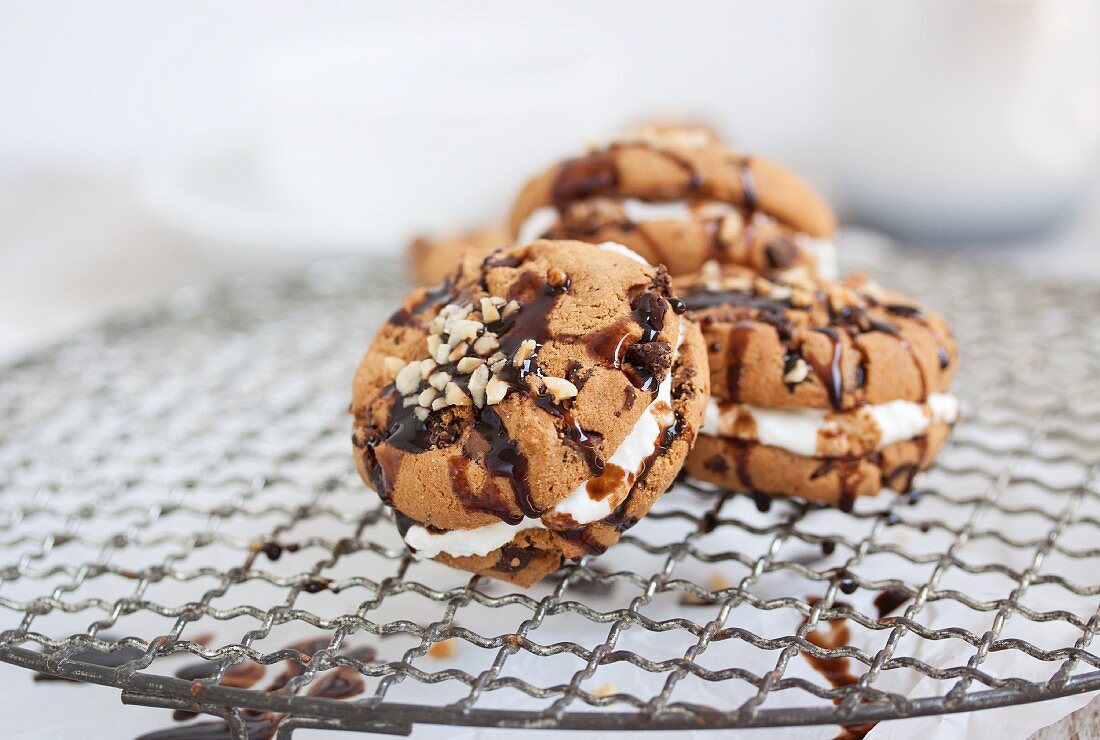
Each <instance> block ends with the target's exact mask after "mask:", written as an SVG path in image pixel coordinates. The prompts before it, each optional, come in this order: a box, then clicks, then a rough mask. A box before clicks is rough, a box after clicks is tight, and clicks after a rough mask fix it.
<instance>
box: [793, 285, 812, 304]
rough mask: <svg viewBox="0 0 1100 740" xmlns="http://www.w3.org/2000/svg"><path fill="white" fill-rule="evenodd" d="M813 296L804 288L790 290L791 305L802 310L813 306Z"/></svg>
mask: <svg viewBox="0 0 1100 740" xmlns="http://www.w3.org/2000/svg"><path fill="white" fill-rule="evenodd" d="M813 302H814V294H813V292H812V291H809V290H806V289H805V288H791V305H792V306H798V307H800V308H804V307H806V306H811V305H813Z"/></svg>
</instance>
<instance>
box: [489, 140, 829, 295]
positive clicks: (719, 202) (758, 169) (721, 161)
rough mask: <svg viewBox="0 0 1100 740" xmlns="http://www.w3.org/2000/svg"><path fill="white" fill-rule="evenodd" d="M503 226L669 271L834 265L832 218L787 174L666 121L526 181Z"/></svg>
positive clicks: (814, 269)
mask: <svg viewBox="0 0 1100 740" xmlns="http://www.w3.org/2000/svg"><path fill="white" fill-rule="evenodd" d="M509 223H510V226H511V228H512V231H513V233H514V234H515V235H516V237H517V239H518V241H519V242H520V243H523V242H525V241H528V240H530V239H534V238H538V237H541V236H546V237H552V238H574V239H582V240H584V241H591V242H601V241H618V242H620V243H623V244H626V245H627V246H629V247H631V248H632V249H634V250H635V251H637V252H638V253H639V254H641V255H642V256H643V257H645V258H646V259H647V260H649V261H650V262H651V263H653V264H664V265H665V266H666V267H667V268H668V270H669V272H670V273H671V274H673V275H681V274H685V273H689V272H692V271H695V270H698V269H699V268H700V266H701V265H702V264H703V263H704V262H706V261H707V260H710V259H716V260H718V261H719V262H722V263H731V264H740V265H745V266H749V267H752V268H754V269H757V270H759V271H765V272H767V271H777V270H778V271H782V270H785V269H789V268H791V267H796V266H800V265H802V266H805V267H806V268H807V269H809V270H810V271H811V273H813V274H817V273H818V272H819V270H818V267H819V265H820V266H821V267H822V270H821V271H822V272H824V273H825V274H826V276H831V275H830V273H832V272H833V271H834V270H835V267H834V266H833V264H832V262H833V260H834V259H835V258H834V257H833V255H832V252H831V250H832V244H831V242H830V241H829V239H830V238H831V237H832V236H833V234H834V232H835V230H836V221H835V218H834V216H833V213H832V211H831V210H830V208H829V206H828V205H827V204H826V203H825V202H824V201H823V200H821V198H820V197H819V196H818V195H817V194H816V193H815V192H814V191H813V190H811V189H810V188H809V187H808V186H807V185H805V184H804V183H803V182H802V181H801V180H799V179H798V178H797V177H796V176H795V175H793V174H792V173H790V172H789V171H787V170H786V169H784V168H782V167H780V166H779V165H776V164H773V163H771V162H769V161H767V160H763V159H759V158H757V157H750V156H748V155H746V154H744V153H742V152H738V151H734V150H731V149H728V148H726V147H723V146H722V145H720V144H718V143H717V142H716V141H715V140H714V138H713V136H707V135H703V134H698V133H695V132H693V131H692V130H690V129H683V128H680V129H677V128H675V127H673V128H672V129H671V130H668V131H663V132H661V131H657V132H650V133H648V134H645V135H637V134H631V135H628V136H625V137H620V138H618V139H616V140H614V141H612V142H611V143H610V144H608V145H607V146H605V147H601V148H599V149H596V150H595V151H591V152H589V153H588V154H586V155H584V156H581V157H577V158H574V159H569V160H566V161H564V162H560V163H558V164H556V165H554V166H553V167H551V168H550V169H548V170H546V171H545V172H543V173H542V174H541V175H538V176H536V177H535V178H533V179H532V180H530V181H529V182H528V183H527V185H526V186H525V187H524V189H523V190H522V192H521V193H520V195H519V197H518V199H517V200H516V203H515V205H514V206H513V209H512V214H511V217H510V221H509Z"/></svg>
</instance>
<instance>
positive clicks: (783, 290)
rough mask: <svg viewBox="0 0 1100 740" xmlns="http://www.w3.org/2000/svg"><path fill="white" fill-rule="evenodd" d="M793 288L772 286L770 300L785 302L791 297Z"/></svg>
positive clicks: (769, 294) (769, 293)
mask: <svg viewBox="0 0 1100 740" xmlns="http://www.w3.org/2000/svg"><path fill="white" fill-rule="evenodd" d="M792 291H793V288H791V287H790V286H789V285H772V287H771V290H769V291H768V298H771V299H772V300H773V301H785V300H787V299H788V298H790V297H791V292H792Z"/></svg>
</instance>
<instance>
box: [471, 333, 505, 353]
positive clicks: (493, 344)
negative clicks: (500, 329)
mask: <svg viewBox="0 0 1100 740" xmlns="http://www.w3.org/2000/svg"><path fill="white" fill-rule="evenodd" d="M499 346H500V342H499V341H497V338H496V335H495V334H492V333H487V334H483V335H482V336H480V337H478V338H477V341H476V342H474V352H477V353H478V354H479V355H482V356H485V355H487V354H489V353H490V352H495V351H496V349H497V348H498V347H499Z"/></svg>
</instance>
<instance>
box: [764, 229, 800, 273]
mask: <svg viewBox="0 0 1100 740" xmlns="http://www.w3.org/2000/svg"><path fill="white" fill-rule="evenodd" d="M764 256H765V257H766V258H767V260H768V267H771V268H774V269H781V268H784V267H787V266H789V265H791V264H793V263H794V261H795V260H796V259H798V247H796V246H795V245H794V242H792V241H791V240H790V239H788V238H787V237H785V236H777V237H775V238H774V239H772V240H771V241H770V242H768V243H767V245H766V246H765V247H764Z"/></svg>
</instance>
